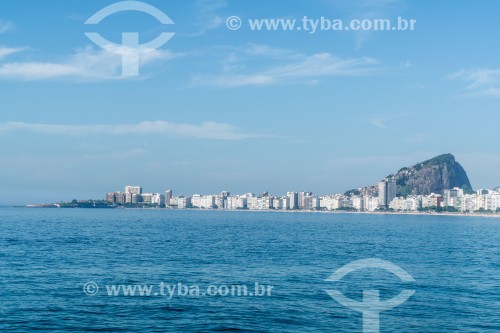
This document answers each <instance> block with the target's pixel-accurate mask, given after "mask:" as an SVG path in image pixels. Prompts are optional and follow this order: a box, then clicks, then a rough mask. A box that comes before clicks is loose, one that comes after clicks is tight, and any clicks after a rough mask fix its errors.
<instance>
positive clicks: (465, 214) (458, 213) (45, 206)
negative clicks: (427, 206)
mask: <svg viewBox="0 0 500 333" xmlns="http://www.w3.org/2000/svg"><path fill="white" fill-rule="evenodd" d="M2 207H10V208H30V209H33V208H44V209H47V208H52V209H57V208H59V209H107V210H108V209H120V210H159V211H186V212H192V211H204V212H257V213H292V214H293V213H299V214H303V213H313V214H317V213H321V214H363V215H416V216H457V217H491V218H500V214H499V213H492V214H484V213H462V212H457V213H451V212H414V211H410V212H404V211H395V212H384V211H379V212H366V211H326V210H279V209H273V210H272V209H267V210H249V209H207V208H184V209H178V208H159V207H131V208H129V207H93V208H83V207H55V206H49V205H25V206H2Z"/></svg>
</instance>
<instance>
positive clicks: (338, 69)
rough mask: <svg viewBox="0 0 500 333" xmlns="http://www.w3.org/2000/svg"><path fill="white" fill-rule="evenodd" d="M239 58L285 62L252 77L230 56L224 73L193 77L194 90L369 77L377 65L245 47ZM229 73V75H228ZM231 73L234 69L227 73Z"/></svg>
mask: <svg viewBox="0 0 500 333" xmlns="http://www.w3.org/2000/svg"><path fill="white" fill-rule="evenodd" d="M241 53H242V54H250V55H259V56H267V57H268V58H273V59H274V60H282V61H280V63H282V62H283V61H287V63H286V64H284V65H283V64H278V65H276V66H274V67H270V68H267V69H263V70H257V71H255V72H253V73H249V72H246V73H241V70H240V69H242V68H244V66H237V64H238V61H240V57H238V56H237V55H234V54H233V55H232V57H231V64H232V66H222V67H223V68H224V69H225V72H224V73H222V74H218V75H209V76H197V77H195V78H194V79H193V82H192V84H193V85H194V86H200V85H201V86H204V85H210V86H221V87H240V86H251V85H254V86H257V85H271V84H283V83H306V84H309V83H311V82H315V80H316V79H318V78H321V77H332V76H360V75H367V74H370V73H373V72H374V71H375V68H374V65H375V64H377V62H376V61H375V60H374V59H372V58H367V57H362V58H339V57H336V56H334V55H332V54H330V53H316V54H312V55H303V54H298V53H292V52H290V51H286V50H281V49H275V48H270V47H267V46H263V45H254V44H252V45H249V46H247V47H246V48H243V49H242V50H241ZM228 69H229V71H228ZM231 69H234V70H232V71H231Z"/></svg>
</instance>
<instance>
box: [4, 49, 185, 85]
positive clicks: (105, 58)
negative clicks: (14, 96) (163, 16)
mask: <svg viewBox="0 0 500 333" xmlns="http://www.w3.org/2000/svg"><path fill="white" fill-rule="evenodd" d="M1 50H2V49H0V51H1ZM6 50H7V51H6V52H9V50H10V53H7V54H11V53H13V51H12V50H15V52H19V51H21V49H6ZM0 55H1V53H0ZM177 56H179V55H178V54H175V53H172V52H170V51H166V50H151V52H148V53H145V54H144V55H142V56H141V57H140V61H141V65H145V64H149V63H152V62H155V61H161V60H168V59H172V58H175V57H177ZM0 78H3V79H14V80H25V81H30V80H45V79H57V78H64V79H76V80H106V79H107V80H110V79H122V78H123V77H122V76H121V56H120V55H117V54H114V53H111V52H108V51H105V50H100V51H95V50H94V49H93V48H92V47H86V48H83V49H80V50H77V52H76V53H75V54H73V55H72V56H71V57H69V59H68V60H66V61H64V62H58V63H56V62H8V63H1V64H0Z"/></svg>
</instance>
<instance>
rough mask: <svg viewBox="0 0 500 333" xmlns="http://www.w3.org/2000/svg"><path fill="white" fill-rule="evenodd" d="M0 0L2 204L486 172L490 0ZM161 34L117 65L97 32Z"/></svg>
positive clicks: (492, 62) (494, 175)
mask: <svg viewBox="0 0 500 333" xmlns="http://www.w3.org/2000/svg"><path fill="white" fill-rule="evenodd" d="M115 2H116V1H107V0H106V1H83V0H74V1H66V0H53V1H43V2H42V1H34V0H33V1H27V0H18V1H15V2H6V1H3V2H0V140H1V142H2V144H1V145H0V154H1V156H2V157H1V164H0V184H1V188H2V191H1V194H0V203H2V204H13V203H14V204H17V203H27V202H49V201H60V200H70V199H72V198H101V197H103V195H104V193H105V192H106V191H113V190H120V189H122V188H123V186H125V185H127V184H140V185H142V186H143V187H144V190H146V191H155V192H157V191H163V190H165V189H167V188H173V189H174V191H175V192H174V193H176V194H180V193H184V194H191V193H214V192H219V191H221V190H226V189H227V190H230V191H231V192H233V193H244V192H255V193H260V192H263V191H266V190H267V191H270V192H272V193H276V194H279V193H284V192H286V191H289V190H296V191H298V190H308V191H314V192H315V193H318V194H326V193H335V192H343V191H345V190H348V189H350V188H353V187H358V186H363V185H370V184H373V183H375V182H376V181H377V180H379V179H380V178H382V177H383V176H386V175H387V174H390V173H392V172H394V171H397V170H398V169H399V168H400V167H402V166H405V165H410V164H413V163H415V162H418V161H421V160H425V159H427V158H430V157H433V156H434V155H437V154H441V153H453V154H455V156H456V157H457V159H458V160H459V162H461V163H462V164H463V165H464V167H465V168H466V170H467V171H468V173H469V177H470V179H471V182H472V184H473V186H474V187H475V188H480V187H493V186H498V185H500V177H499V176H498V170H500V150H499V147H500V145H499V143H500V136H499V135H498V133H499V123H500V114H499V113H498V105H499V101H500V100H499V97H500V58H499V56H498V55H499V54H500V37H498V31H500V21H498V18H497V13H498V10H499V9H500V4H496V3H494V2H489V3H488V4H486V2H483V3H482V5H481V6H479V3H477V2H474V1H460V2H457V1H451V0H449V1H439V2H435V1H398V0H380V1H363V0H362V1H345V0H344V1H326V0H317V1H307V2H306V1H302V2H299V1H294V2H291V1H272V2H270V1H260V0H255V1H230V0H226V1H222V0H221V1H219V0H214V1H168V0H164V1H153V0H148V1H146V2H147V3H148V4H151V5H153V6H155V7H157V8H158V9H160V10H161V11H163V12H164V13H166V14H167V15H168V16H169V17H170V18H171V19H172V20H173V21H174V22H175V24H174V25H168V26H163V25H161V24H159V23H158V21H157V20H155V19H154V18H152V17H150V16H148V15H146V14H144V13H139V12H122V13H116V14H114V15H111V16H109V17H107V18H106V19H105V20H103V21H102V22H101V23H100V24H99V25H96V26H89V25H85V24H84V22H85V21H86V20H87V19H88V18H89V17H90V16H92V15H93V14H94V13H95V12H97V11H98V10H100V9H101V8H103V7H106V6H107V5H110V4H113V3H115ZM232 15H237V16H239V17H241V18H242V20H243V22H244V23H245V22H246V20H248V19H254V18H296V19H301V18H302V17H303V16H304V15H306V16H308V17H310V18H320V17H321V16H323V17H326V18H331V19H343V20H346V21H347V20H350V19H364V18H384V19H385V18H389V19H393V20H395V19H397V17H398V16H401V17H404V18H408V19H410V18H411V19H415V20H417V23H416V25H415V30H414V31H372V32H355V31H322V32H316V33H315V34H309V33H307V32H305V31H251V30H250V29H249V28H248V26H246V25H245V24H244V25H243V27H242V28H241V29H240V30H237V31H231V30H229V29H228V28H227V27H226V24H225V21H226V19H227V18H228V17H229V16H232ZM88 31H97V32H99V33H100V34H101V35H102V36H104V37H105V38H107V39H109V40H112V41H114V42H116V43H119V42H120V40H121V33H122V32H130V31H133V32H139V33H140V36H141V37H140V38H141V42H145V41H149V40H152V39H154V38H156V37H157V36H158V35H159V33H161V32H165V31H167V32H174V33H175V36H174V37H173V38H172V39H171V40H170V41H169V42H168V43H167V44H165V45H164V46H163V47H161V48H160V49H159V50H156V51H154V52H152V53H150V54H148V55H147V56H144V57H143V58H141V61H142V62H141V67H140V75H139V76H138V77H128V78H124V77H122V76H121V58H120V56H119V55H116V54H112V53H109V52H107V51H105V50H102V49H100V48H99V47H98V46H97V45H94V44H93V43H92V42H91V41H90V40H89V39H88V38H87V37H86V36H85V34H84V33H85V32H88Z"/></svg>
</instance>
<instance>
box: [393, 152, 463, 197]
mask: <svg viewBox="0 0 500 333" xmlns="http://www.w3.org/2000/svg"><path fill="white" fill-rule="evenodd" d="M388 178H392V179H394V180H396V182H397V184H398V194H399V195H409V194H417V195H427V194H431V193H438V194H443V191H444V190H446V189H451V188H454V187H459V188H463V189H464V190H465V191H466V192H470V191H472V186H471V184H470V181H469V177H467V173H466V172H465V170H464V168H463V167H462V166H461V165H460V163H458V162H457V161H456V160H455V156H453V155H452V154H444V155H440V156H437V157H434V158H432V159H430V160H428V161H425V162H422V163H417V164H416V165H414V166H411V167H408V168H402V169H401V170H399V172H398V173H397V174H396V175H390V176H389V177H388Z"/></svg>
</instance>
